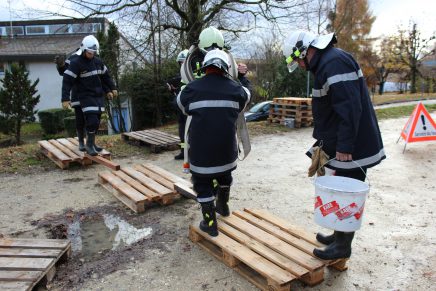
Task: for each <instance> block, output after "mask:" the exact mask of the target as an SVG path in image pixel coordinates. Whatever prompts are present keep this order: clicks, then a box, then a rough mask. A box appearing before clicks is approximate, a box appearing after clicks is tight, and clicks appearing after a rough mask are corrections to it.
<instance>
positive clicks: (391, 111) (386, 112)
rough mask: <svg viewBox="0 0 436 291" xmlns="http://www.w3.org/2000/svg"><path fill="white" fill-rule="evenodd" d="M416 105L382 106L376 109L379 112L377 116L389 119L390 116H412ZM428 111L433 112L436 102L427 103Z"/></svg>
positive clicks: (435, 108)
mask: <svg viewBox="0 0 436 291" xmlns="http://www.w3.org/2000/svg"><path fill="white" fill-rule="evenodd" d="M415 107H416V105H407V106H398V107H391V108H381V109H376V111H375V113H376V114H377V118H378V119H379V120H381V119H388V118H398V117H407V116H410V115H411V114H412V112H413V109H415ZM425 108H427V111H429V112H432V111H435V110H436V104H427V105H425Z"/></svg>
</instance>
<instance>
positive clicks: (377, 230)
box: [0, 118, 436, 290]
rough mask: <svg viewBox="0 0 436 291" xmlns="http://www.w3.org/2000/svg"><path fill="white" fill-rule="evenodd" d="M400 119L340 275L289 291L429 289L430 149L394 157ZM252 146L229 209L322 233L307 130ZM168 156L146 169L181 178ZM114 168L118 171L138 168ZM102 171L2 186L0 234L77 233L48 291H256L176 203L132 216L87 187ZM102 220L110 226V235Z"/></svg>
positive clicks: (13, 180)
mask: <svg viewBox="0 0 436 291" xmlns="http://www.w3.org/2000/svg"><path fill="white" fill-rule="evenodd" d="M406 120H407V119H406V118H401V119H392V120H385V121H382V122H381V123H380V127H381V130H382V134H383V139H384V143H385V150H386V153H387V156H388V159H387V160H385V161H384V162H383V163H382V164H381V165H379V166H378V167H376V168H373V169H371V170H369V179H370V182H371V190H370V197H369V199H368V200H367V203H366V207H365V217H364V225H363V227H362V229H361V230H360V231H359V232H357V234H356V239H355V241H354V242H353V256H352V258H351V260H350V261H349V263H348V264H349V270H348V271H346V272H343V273H339V272H335V271H329V272H327V274H326V276H325V281H324V282H323V283H322V284H320V285H318V286H316V287H314V288H309V287H304V286H303V285H302V284H300V283H298V282H297V283H293V285H292V287H293V289H294V290H301V289H307V290H325V289H326V288H329V289H333V290H425V289H429V290H430V289H432V288H434V286H435V284H436V271H435V270H436V252H435V250H436V223H435V222H436V213H435V209H434V207H435V206H434V205H436V194H435V193H436V180H435V174H434V173H435V171H436V142H427V143H417V144H409V145H408V148H407V150H406V153H405V154H402V149H403V144H402V142H401V143H400V144H396V143H395V142H396V140H397V138H398V135H399V133H400V131H401V129H402V127H403V125H404V124H405V122H406ZM252 142H253V145H252V146H253V149H252V153H251V154H250V156H249V157H248V158H247V159H246V160H245V161H243V162H240V163H239V165H238V169H237V170H236V172H234V176H235V184H234V187H233V188H232V194H231V208H232V209H241V208H243V207H257V208H266V209H268V210H269V211H271V212H272V213H274V214H276V215H278V216H281V217H283V218H286V219H288V220H290V221H293V222H295V223H296V224H298V225H300V226H303V227H305V228H306V229H308V230H311V231H322V230H323V229H322V228H320V227H319V226H317V225H316V224H315V223H314V222H313V205H312V203H313V193H314V189H313V186H312V184H311V179H309V178H307V176H306V171H307V168H308V166H309V159H307V158H306V157H305V156H304V152H305V150H306V149H307V147H308V146H309V145H310V144H311V143H312V142H313V140H312V138H311V129H299V130H295V131H292V132H288V133H279V134H277V135H268V136H259V137H256V138H254V140H253V141H252ZM174 154H175V152H167V153H163V154H160V155H153V156H151V162H152V163H155V164H157V165H159V166H161V167H163V168H165V169H167V170H170V171H172V172H174V173H176V174H179V175H183V174H182V173H181V168H180V166H181V165H180V162H176V161H174V160H173V155H174ZM117 161H119V162H120V163H121V164H122V165H128V164H133V163H138V162H141V161H145V159H143V158H141V157H134V158H131V159H128V160H127V159H125V160H117ZM148 161H150V160H148ZM103 169H104V168H103V167H101V166H93V167H90V168H87V169H85V170H82V169H80V168H77V169H73V170H67V171H62V170H54V171H50V172H42V173H37V174H33V175H27V176H20V175H8V176H0V185H1V190H0V199H1V201H2V203H0V234H3V235H12V236H20V237H33V236H36V237H50V236H52V235H53V234H55V235H56V236H58V237H59V235H61V234H62V233H63V234H68V235H69V237H70V238H72V239H73V240H74V241H76V239H77V233H74V232H72V231H71V230H67V229H65V226H67V227H70V228H71V229H72V225H76V226H77V223H79V225H80V227H81V232H82V237H81V238H80V239H81V240H80V242H79V244H78V245H81V249H80V248H78V249H76V250H75V252H74V255H73V257H72V259H71V260H70V262H69V263H68V264H67V265H65V266H63V267H61V268H60V269H59V270H58V274H57V277H56V278H55V281H54V283H53V285H52V286H51V287H52V288H53V290H66V289H68V290H71V289H73V290H78V289H81V290H253V289H254V287H253V285H251V284H250V283H248V282H247V281H246V280H245V279H243V278H242V277H240V276H239V275H238V274H237V273H235V272H233V271H231V270H230V269H228V268H227V267H225V266H224V265H223V264H222V263H220V262H218V261H216V260H215V259H213V258H212V257H210V256H209V255H208V254H206V253H205V252H204V251H202V250H201V249H200V248H198V247H197V246H195V245H193V244H192V243H191V242H190V241H189V240H188V238H187V228H188V225H189V224H190V223H198V221H199V219H200V211H199V209H198V207H197V205H196V203H194V202H193V201H190V200H186V199H182V200H180V201H178V202H177V203H175V204H174V205H171V206H169V207H166V208H160V207H153V208H151V209H149V210H148V211H146V212H145V213H144V214H142V215H134V214H132V213H131V212H130V211H129V210H128V209H127V208H125V207H123V206H122V205H121V204H120V203H119V202H118V201H117V200H116V199H115V198H113V196H112V195H111V194H109V193H108V192H106V190H104V189H103V188H101V187H100V186H99V185H98V184H97V179H96V177H97V176H96V174H97V172H98V171H101V170H103ZM67 208H69V210H67ZM115 218H116V219H117V220H116V219H115ZM108 221H111V223H112V225H114V224H116V225H117V227H115V228H113V229H112V230H108V229H107V225H108ZM74 223H76V224H74ZM80 223H81V224H80ZM105 224H106V226H105ZM126 225H127V226H126ZM121 229H129V230H130V232H135V233H137V234H140V233H142V234H146V235H145V236H144V238H143V239H142V240H140V241H139V242H137V243H134V244H132V245H130V246H126V245H123V243H121V244H120V243H119V241H118V244H117V245H115V244H114V242H116V241H117V237H119V235H120V231H119V230H121ZM132 229H133V230H132ZM150 229H151V233H149V230H150ZM79 232H80V231H79ZM108 242H109V243H108Z"/></svg>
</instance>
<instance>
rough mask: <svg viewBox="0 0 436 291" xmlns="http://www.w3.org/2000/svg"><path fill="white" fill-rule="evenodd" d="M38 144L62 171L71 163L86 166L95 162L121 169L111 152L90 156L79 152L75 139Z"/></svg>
mask: <svg viewBox="0 0 436 291" xmlns="http://www.w3.org/2000/svg"><path fill="white" fill-rule="evenodd" d="M38 144H39V147H40V149H41V152H42V153H43V154H44V155H45V156H47V157H48V158H49V159H50V160H52V161H53V162H54V163H55V164H56V165H58V166H59V167H60V168H61V169H67V168H68V167H69V166H70V164H71V163H78V164H81V165H82V166H86V165H91V164H92V162H93V161H94V162H96V163H99V164H103V165H105V166H106V167H109V168H111V169H117V168H118V169H119V165H118V164H116V163H114V162H112V161H111V153H110V152H108V151H106V150H103V151H101V152H100V153H99V154H98V156H94V157H92V156H89V155H87V154H85V153H84V152H81V151H79V141H78V140H77V139H75V138H59V139H50V140H40V141H38Z"/></svg>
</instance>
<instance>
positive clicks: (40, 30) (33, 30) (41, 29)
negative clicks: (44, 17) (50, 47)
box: [26, 25, 45, 35]
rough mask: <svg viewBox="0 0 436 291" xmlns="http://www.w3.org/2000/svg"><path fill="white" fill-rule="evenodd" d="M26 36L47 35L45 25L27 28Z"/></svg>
mask: <svg viewBox="0 0 436 291" xmlns="http://www.w3.org/2000/svg"><path fill="white" fill-rule="evenodd" d="M26 34H28V35H39V34H45V25H32V26H26Z"/></svg>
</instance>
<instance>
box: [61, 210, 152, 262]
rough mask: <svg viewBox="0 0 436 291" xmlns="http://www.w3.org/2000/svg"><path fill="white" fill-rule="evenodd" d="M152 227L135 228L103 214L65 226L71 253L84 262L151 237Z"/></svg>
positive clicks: (77, 220)
mask: <svg viewBox="0 0 436 291" xmlns="http://www.w3.org/2000/svg"><path fill="white" fill-rule="evenodd" d="M152 231H153V229H152V227H144V228H136V227H135V226H133V225H131V224H130V223H128V222H127V221H126V220H124V219H122V218H120V217H119V216H116V215H113V214H103V215H101V216H98V217H96V218H95V217H94V218H93V219H85V220H82V221H81V219H80V218H77V219H76V220H75V221H73V222H72V223H70V224H68V225H67V237H66V238H67V239H69V240H70V241H71V248H72V251H73V253H77V254H79V255H80V256H81V257H83V258H84V259H85V260H90V259H91V258H93V257H94V256H95V255H98V254H101V253H103V252H104V251H107V250H112V251H114V250H117V249H119V248H122V247H125V246H129V245H131V244H133V243H136V242H138V241H140V240H142V239H145V238H148V237H150V236H151V235H152Z"/></svg>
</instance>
